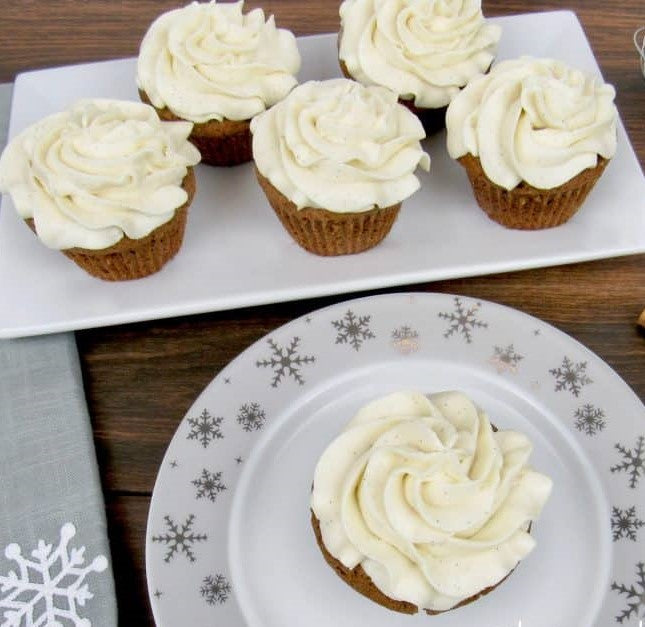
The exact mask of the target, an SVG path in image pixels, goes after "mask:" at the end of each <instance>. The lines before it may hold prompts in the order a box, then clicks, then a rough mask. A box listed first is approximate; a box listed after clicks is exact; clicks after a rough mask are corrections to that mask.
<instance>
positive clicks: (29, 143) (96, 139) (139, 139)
mask: <svg viewBox="0 0 645 627" xmlns="http://www.w3.org/2000/svg"><path fill="white" fill-rule="evenodd" d="M192 126H193V125H192V123H190V122H162V121H160V120H159V117H158V116H157V113H156V112H155V110H154V109H153V108H152V107H150V106H148V105H144V104H141V103H138V102H126V101H119V100H81V101H79V102H77V103H76V104H75V105H73V106H72V107H71V109H69V110H68V111H65V112H62V113H56V114H54V115H50V116H48V117H46V118H44V119H42V120H40V121H39V122H37V123H36V124H33V125H32V126H30V127H28V128H27V129H26V130H24V131H23V132H22V133H20V134H19V135H18V136H17V137H15V138H14V139H13V140H12V141H11V143H10V144H9V145H8V146H7V147H6V149H5V150H4V152H3V154H2V157H0V191H3V192H9V193H10V194H11V197H12V199H13V202H14V205H15V206H16V210H17V212H18V213H19V214H20V216H21V217H23V218H25V219H27V218H33V219H34V223H35V227H36V232H37V234H38V236H39V238H40V239H41V240H42V241H43V243H44V244H46V245H47V246H49V247H50V248H56V249H60V250H64V249H67V248H73V247H77V246H78V247H81V248H88V249H102V248H107V247H108V246H111V245H112V244H115V243H116V242H118V241H119V240H120V239H121V238H122V237H123V236H124V234H125V235H127V236H128V237H130V238H132V239H138V238H141V237H145V236H146V235H148V233H150V232H151V231H152V230H154V229H155V228H157V227H158V226H160V225H162V224H164V223H165V222H167V221H168V220H170V219H171V218H172V217H173V216H174V214H175V209H177V208H178V207H180V206H181V205H183V204H184V203H185V202H186V200H187V198H188V195H187V193H186V191H185V190H184V189H183V188H182V187H181V184H182V181H183V179H184V177H185V176H186V174H187V172H188V167H189V166H193V165H195V164H196V163H198V162H199V160H200V155H199V151H198V150H197V149H196V148H195V147H194V146H193V145H192V144H190V143H189V142H188V141H187V137H188V135H189V134H190V131H191V130H192Z"/></svg>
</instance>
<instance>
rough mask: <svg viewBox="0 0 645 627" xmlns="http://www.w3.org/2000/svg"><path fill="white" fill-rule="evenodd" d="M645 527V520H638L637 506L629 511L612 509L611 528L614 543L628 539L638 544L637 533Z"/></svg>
mask: <svg viewBox="0 0 645 627" xmlns="http://www.w3.org/2000/svg"><path fill="white" fill-rule="evenodd" d="M643 526H645V520H640V519H638V518H636V506H634V505H632V507H630V508H629V509H619V508H618V507H612V508H611V528H612V531H613V535H614V542H616V541H617V540H620V538H627V539H628V540H633V541H634V542H636V531H637V530H638V529H640V528H641V527H643Z"/></svg>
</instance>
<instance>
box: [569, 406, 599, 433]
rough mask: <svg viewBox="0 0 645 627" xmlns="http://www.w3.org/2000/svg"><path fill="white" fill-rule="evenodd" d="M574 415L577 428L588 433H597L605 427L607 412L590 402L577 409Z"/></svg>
mask: <svg viewBox="0 0 645 627" xmlns="http://www.w3.org/2000/svg"><path fill="white" fill-rule="evenodd" d="M573 417H574V418H575V419H576V422H575V425H576V429H578V431H584V432H585V433H586V434H587V435H596V433H598V432H599V431H602V430H603V429H604V428H605V420H604V418H605V412H604V411H603V410H602V409H599V408H598V407H594V406H593V405H590V404H589V403H587V404H586V405H583V406H582V407H579V408H578V409H576V413H575V414H573Z"/></svg>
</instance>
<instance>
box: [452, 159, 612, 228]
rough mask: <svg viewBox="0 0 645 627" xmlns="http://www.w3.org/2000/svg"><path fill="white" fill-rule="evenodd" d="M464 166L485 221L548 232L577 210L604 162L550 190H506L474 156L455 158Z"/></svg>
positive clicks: (527, 187)
mask: <svg viewBox="0 0 645 627" xmlns="http://www.w3.org/2000/svg"><path fill="white" fill-rule="evenodd" d="M458 161H459V163H461V165H463V166H464V168H465V169H466V172H467V174H468V178H469V180H470V184H471V185H472V188H473V192H474V194H475V199H476V200H477V203H478V204H479V206H480V207H481V208H482V209H483V210H484V211H485V212H486V214H487V215H488V217H489V218H491V219H492V220H495V222H498V223H499V224H502V225H503V226H506V227H508V228H511V229H524V230H537V229H549V228H553V227H556V226H559V225H561V224H564V223H565V222H566V221H567V220H569V219H570V218H571V217H572V216H573V215H574V214H575V213H576V211H578V209H579V208H580V206H581V205H582V203H583V202H584V200H585V198H586V197H587V194H589V192H590V191H591V189H592V187H593V186H594V185H595V184H596V181H597V180H598V178H599V177H600V175H601V174H602V173H603V170H604V169H605V167H606V166H607V163H608V162H609V160H608V159H603V158H602V157H599V158H598V165H596V167H594V168H587V169H586V170H583V171H582V172H581V173H580V174H578V175H577V176H575V177H574V178H572V179H571V180H569V181H567V182H566V183H564V184H563V185H560V186H559V187H554V188H553V189H537V188H535V187H531V186H530V185H528V183H524V182H523V183H520V185H518V186H517V187H515V188H514V189H512V190H510V191H508V190H506V189H504V188H503V187H500V186H499V185H496V184H495V183H493V182H492V181H491V180H490V179H489V178H488V177H487V176H486V174H485V173H484V170H483V168H482V166H481V163H480V161H479V158H478V157H474V156H473V155H471V154H467V155H465V156H464V157H460V158H459V159H458Z"/></svg>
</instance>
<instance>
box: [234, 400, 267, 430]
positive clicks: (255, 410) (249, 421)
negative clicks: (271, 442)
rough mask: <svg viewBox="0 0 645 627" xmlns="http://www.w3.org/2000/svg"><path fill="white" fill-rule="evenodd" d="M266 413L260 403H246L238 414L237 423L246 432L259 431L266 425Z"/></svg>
mask: <svg viewBox="0 0 645 627" xmlns="http://www.w3.org/2000/svg"><path fill="white" fill-rule="evenodd" d="M265 420H266V413H265V411H264V410H263V409H262V407H260V405H259V403H244V405H242V407H240V411H238V412H237V422H238V423H239V424H241V425H242V428H243V429H244V431H258V430H259V429H261V428H262V426H263V425H264V421H265Z"/></svg>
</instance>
